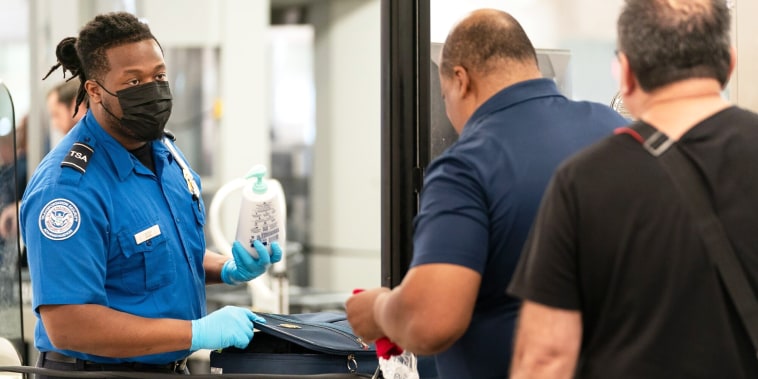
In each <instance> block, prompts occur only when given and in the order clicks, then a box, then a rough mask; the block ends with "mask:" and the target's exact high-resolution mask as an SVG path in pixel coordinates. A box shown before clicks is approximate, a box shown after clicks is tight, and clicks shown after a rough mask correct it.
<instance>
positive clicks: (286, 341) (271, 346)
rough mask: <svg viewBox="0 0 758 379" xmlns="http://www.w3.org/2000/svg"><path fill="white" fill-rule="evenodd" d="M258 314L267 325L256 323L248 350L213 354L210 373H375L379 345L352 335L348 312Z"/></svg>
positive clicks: (231, 349)
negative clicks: (376, 345) (376, 346)
mask: <svg viewBox="0 0 758 379" xmlns="http://www.w3.org/2000/svg"><path fill="white" fill-rule="evenodd" d="M256 314H257V315H259V316H261V317H263V318H265V319H266V324H256V329H257V331H256V333H255V336H254V337H253V340H252V342H251V343H250V345H248V346H247V348H245V349H237V348H226V349H223V350H222V351H221V352H217V351H213V352H211V362H210V363H211V372H214V373H219V374H232V373H234V374H236V373H239V374H242V373H245V374H271V375H273V374H285V375H313V374H344V375H348V376H349V374H353V375H355V377H356V378H357V377H366V376H367V377H371V375H372V374H374V373H375V372H376V370H377V367H378V365H379V360H378V358H377V356H376V348H375V346H374V345H373V344H370V345H369V344H366V343H364V342H363V341H362V340H361V339H360V337H358V336H356V335H355V334H353V330H352V328H351V327H350V324H349V323H348V322H347V318H346V316H345V314H344V313H341V312H318V313H302V314H293V315H281V314H268V313H257V312H256ZM361 374H363V375H361Z"/></svg>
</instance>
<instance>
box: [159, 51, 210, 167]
mask: <svg viewBox="0 0 758 379" xmlns="http://www.w3.org/2000/svg"><path fill="white" fill-rule="evenodd" d="M164 53H165V60H166V65H167V66H168V70H167V71H168V75H169V83H171V95H172V96H173V97H174V99H173V109H172V111H171V114H172V116H171V118H170V119H169V121H168V124H167V125H166V128H167V129H168V130H170V131H171V132H172V133H174V135H175V136H176V139H177V141H178V142H177V143H179V144H180V145H181V147H182V152H183V153H184V155H185V156H186V157H187V160H189V163H190V166H192V168H193V169H194V170H195V171H197V173H198V174H200V175H201V176H203V177H210V176H212V175H213V164H214V163H213V155H214V154H213V150H212V148H213V147H214V146H215V133H214V131H215V130H216V128H217V126H218V119H219V117H220V108H219V105H218V98H219V83H218V82H219V80H218V65H219V51H218V48H214V47H167V48H165V50H164Z"/></svg>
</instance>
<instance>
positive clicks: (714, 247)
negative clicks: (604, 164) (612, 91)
mask: <svg viewBox="0 0 758 379" xmlns="http://www.w3.org/2000/svg"><path fill="white" fill-rule="evenodd" d="M616 134H629V135H631V136H632V137H633V138H635V139H636V140H637V141H638V142H640V143H641V144H642V146H643V147H644V148H645V150H647V151H648V152H649V153H650V154H651V155H652V156H654V157H656V158H657V161H658V162H659V163H660V164H661V166H663V169H664V170H665V171H666V173H667V174H668V175H669V177H670V178H671V181H672V182H673V183H674V186H675V187H676V189H677V190H678V191H679V195H680V196H681V197H682V199H684V201H685V203H686V204H688V205H689V209H690V212H691V214H692V216H693V221H694V222H695V223H696V224H697V227H698V229H699V230H700V238H702V240H703V242H704V243H705V247H706V251H707V252H708V255H709V256H710V258H711V260H712V261H713V263H714V264H715V265H716V268H717V269H718V273H719V275H720V277H721V280H722V282H723V283H724V285H725V286H726V289H727V293H728V294H729V297H730V298H731V300H732V303H733V304H734V306H735V308H736V309H737V312H738V313H739V315H740V319H741V320H742V323H743V325H744V326H745V329H747V332H748V335H749V336H750V340H751V341H752V343H753V349H755V350H756V358H758V301H756V296H755V293H754V292H753V290H752V289H751V288H750V284H749V283H748V281H747V277H746V276H745V271H744V270H743V269H742V266H741V264H740V262H739V260H738V258H737V255H736V254H735V253H734V249H732V245H731V243H730V242H729V239H728V237H727V235H726V231H725V230H724V226H723V225H722V223H721V220H720V219H719V218H718V216H717V215H716V213H715V212H714V209H713V204H712V201H711V199H710V197H709V196H708V194H707V193H706V191H705V188H704V186H703V184H702V181H701V176H700V174H699V173H698V171H697V169H696V166H695V165H694V163H693V162H692V161H690V160H689V159H688V158H687V157H686V156H685V155H684V153H683V152H682V151H681V149H679V147H678V146H677V145H676V143H675V142H674V141H672V140H671V139H669V138H668V137H667V136H666V135H665V134H663V133H661V132H659V131H658V130H656V129H655V128H653V127H652V126H650V125H648V124H646V123H643V122H639V121H638V122H636V123H634V124H633V125H632V126H631V127H625V128H619V129H617V130H616Z"/></svg>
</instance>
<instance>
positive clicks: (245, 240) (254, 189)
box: [236, 165, 289, 313]
mask: <svg viewBox="0 0 758 379" xmlns="http://www.w3.org/2000/svg"><path fill="white" fill-rule="evenodd" d="M265 176H266V167H265V166H263V165H257V166H255V167H253V168H252V169H251V170H250V172H249V173H248V174H247V175H246V176H245V179H247V183H246V184H245V186H244V187H243V188H242V203H241V204H240V213H239V220H238V222H237V235H236V239H237V241H239V242H240V243H241V244H242V246H244V247H245V250H247V252H248V253H249V254H250V255H252V256H253V257H255V258H256V259H257V258H259V257H258V252H257V251H256V250H255V248H254V247H253V241H255V240H259V241H261V242H262V243H263V245H264V246H266V247H267V248H268V249H269V251H270V249H271V248H270V246H271V243H272V242H274V241H277V242H278V243H279V246H280V247H281V248H282V250H284V249H285V248H286V241H287V237H286V236H287V229H286V225H287V223H286V217H287V209H286V203H285V201H284V200H285V199H284V191H283V190H282V186H281V184H279V181H277V180H275V179H270V178H269V179H265V178H264V177H265ZM286 267H287V265H286V254H282V260H281V261H280V262H279V263H276V264H274V265H273V268H272V274H273V278H272V279H273V280H272V281H271V287H272V288H271V289H272V291H273V293H274V294H275V296H277V298H276V300H275V301H274V302H275V303H276V304H271V307H272V308H273V309H275V311H277V312H279V313H289V293H288V291H289V283H288V279H287V276H286ZM252 284H253V282H250V285H251V286H250V288H251V290H252V291H253V296H254V297H256V293H255V292H256V291H255V288H256V287H254V286H253V285H252ZM261 295H263V294H261ZM259 297H265V296H259Z"/></svg>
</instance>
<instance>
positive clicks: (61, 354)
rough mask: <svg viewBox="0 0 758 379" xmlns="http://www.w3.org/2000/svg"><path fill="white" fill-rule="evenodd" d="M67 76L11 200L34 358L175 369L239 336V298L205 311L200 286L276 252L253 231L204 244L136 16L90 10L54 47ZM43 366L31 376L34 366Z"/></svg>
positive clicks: (243, 313) (252, 267)
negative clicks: (70, 99)
mask: <svg viewBox="0 0 758 379" xmlns="http://www.w3.org/2000/svg"><path fill="white" fill-rule="evenodd" d="M56 57H57V59H58V64H56V65H55V66H53V68H52V69H51V70H50V72H49V73H48V75H49V74H50V73H52V72H53V71H54V70H55V69H57V68H58V67H60V66H62V67H63V69H64V72H65V71H70V72H71V73H72V74H73V75H74V76H75V77H77V78H79V80H80V87H79V91H78V93H77V96H76V104H75V107H79V105H80V104H81V103H82V102H83V101H84V98H85V96H86V97H87V98H88V99H89V102H88V104H89V105H88V110H87V112H86V114H85V115H84V117H83V118H82V119H81V120H80V121H79V122H78V124H77V125H76V126H75V127H74V128H73V129H72V130H71V131H69V133H68V134H66V136H65V137H64V138H63V140H62V141H61V142H60V143H59V144H58V145H56V146H55V147H54V148H53V150H52V151H51V152H50V153H49V154H47V155H46V156H45V158H44V159H43V160H42V162H41V163H40V164H39V166H38V167H37V169H36V171H35V172H34V174H33V175H32V178H31V180H30V182H29V184H28V186H27V189H26V192H25V193H24V197H23V200H22V202H21V228H22V237H23V239H24V241H25V243H26V246H27V249H28V258H29V273H30V277H31V284H32V294H33V297H32V307H33V310H34V312H35V315H36V316H37V319H38V322H37V324H36V331H35V346H36V348H37V349H38V350H39V351H40V357H39V360H38V362H37V365H38V366H40V367H43V368H50V369H57V370H66V371H101V370H105V371H137V372H157V373H182V372H185V371H186V370H185V364H186V359H187V357H188V356H189V355H190V353H192V352H193V351H195V350H198V349H220V348H224V347H228V346H235V347H239V348H244V347H246V346H247V345H248V343H250V341H251V339H252V337H253V327H254V323H260V322H263V321H262V319H261V318H260V317H258V316H257V315H255V314H254V313H252V312H251V311H250V310H249V309H246V308H241V307H224V308H222V309H219V310H217V311H215V312H213V313H211V314H206V301H205V285H206V284H210V283H221V282H223V283H227V284H235V283H241V282H245V281H248V280H251V279H253V278H255V277H256V276H258V275H260V274H262V273H263V272H265V270H266V268H267V267H268V266H269V265H270V264H271V262H276V261H278V260H279V259H281V254H282V251H281V249H280V248H279V246H278V244H277V243H272V244H271V252H269V251H268V249H267V248H266V247H264V246H263V245H262V244H261V242H260V241H254V242H253V244H252V245H253V246H251V248H252V247H255V250H256V251H257V254H258V258H257V259H256V258H253V256H251V255H250V254H248V253H247V251H246V250H245V247H243V246H242V245H241V244H240V243H239V242H236V241H235V243H234V244H233V248H232V255H233V259H229V258H227V257H225V256H223V255H220V254H216V253H213V252H210V251H207V250H206V245H205V238H204V234H203V226H204V224H205V205H204V203H203V200H202V197H201V196H200V195H201V192H200V188H201V187H200V178H199V176H198V175H197V173H195V172H194V171H193V170H192V169H191V168H190V167H189V165H188V164H187V163H186V159H185V158H184V156H183V154H182V153H181V151H180V150H179V148H178V147H177V146H176V145H174V141H173V140H172V138H170V136H168V135H165V133H164V128H165V125H166V122H167V121H168V118H169V116H170V115H171V109H172V97H171V91H170V87H169V83H168V81H167V69H166V63H165V62H164V59H163V51H162V49H161V46H160V44H159V43H158V41H157V39H156V38H155V37H154V36H153V35H152V33H151V32H150V28H149V27H148V25H147V24H145V23H143V22H141V21H139V20H138V19H137V18H136V17H135V16H133V15H131V14H129V13H125V12H117V13H108V14H102V15H98V16H96V17H95V18H94V19H93V20H91V21H89V22H88V23H87V24H86V25H85V26H84V27H83V28H82V29H81V31H80V32H79V35H78V37H68V38H65V39H63V40H62V41H61V42H60V43H59V44H58V46H57V49H56ZM43 378H44V376H43Z"/></svg>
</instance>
